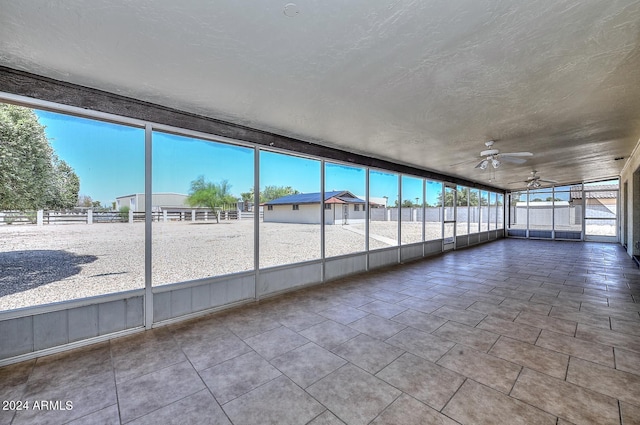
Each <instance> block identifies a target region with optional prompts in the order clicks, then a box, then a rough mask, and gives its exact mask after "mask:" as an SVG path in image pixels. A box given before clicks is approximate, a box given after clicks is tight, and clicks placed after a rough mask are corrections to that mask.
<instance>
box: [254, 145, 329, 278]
mask: <svg viewBox="0 0 640 425" xmlns="http://www.w3.org/2000/svg"><path fill="white" fill-rule="evenodd" d="M260 203H261V204H262V205H267V206H269V205H272V206H273V209H272V210H268V209H264V208H263V219H262V221H261V223H260V267H261V268H262V267H271V266H278V265H282V264H290V263H298V262H301V261H308V260H316V259H319V258H320V218H321V215H320V214H321V209H320V205H321V193H320V161H317V160H313V159H306V158H300V157H296V156H292V155H285V154H280V153H273V152H266V151H261V152H260ZM296 205H297V209H296V208H295V206H296Z"/></svg>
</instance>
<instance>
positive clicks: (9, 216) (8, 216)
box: [4, 212, 18, 224]
mask: <svg viewBox="0 0 640 425" xmlns="http://www.w3.org/2000/svg"><path fill="white" fill-rule="evenodd" d="M17 219H18V217H17V214H16V213H12V212H8V213H5V215H4V222H5V223H6V224H13V223H14V222H15V221H16V220H17Z"/></svg>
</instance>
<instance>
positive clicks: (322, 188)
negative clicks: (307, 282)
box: [320, 159, 338, 282]
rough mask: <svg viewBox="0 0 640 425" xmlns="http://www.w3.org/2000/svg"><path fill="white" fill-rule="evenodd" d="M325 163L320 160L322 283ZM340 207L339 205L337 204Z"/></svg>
mask: <svg viewBox="0 0 640 425" xmlns="http://www.w3.org/2000/svg"><path fill="white" fill-rule="evenodd" d="M324 167H325V162H324V159H322V160H320V259H321V260H322V267H321V268H320V282H324V276H325V267H326V264H325V238H324V236H325V235H324V230H325V224H324V217H325V212H324V197H325V195H324V190H325V187H324V186H325V185H324V183H325V181H324V178H325V169H324ZM335 205H338V204H335Z"/></svg>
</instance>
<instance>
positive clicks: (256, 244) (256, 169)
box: [253, 147, 260, 299]
mask: <svg viewBox="0 0 640 425" xmlns="http://www.w3.org/2000/svg"><path fill="white" fill-rule="evenodd" d="M253 152H254V153H253V269H254V278H255V289H254V294H255V297H256V299H258V298H259V296H258V281H259V277H260V149H259V148H258V147H255V148H254V150H253Z"/></svg>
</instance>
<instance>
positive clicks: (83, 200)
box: [78, 195, 93, 208]
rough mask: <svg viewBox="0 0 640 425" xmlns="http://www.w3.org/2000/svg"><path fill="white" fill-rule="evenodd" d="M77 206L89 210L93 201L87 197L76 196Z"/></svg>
mask: <svg viewBox="0 0 640 425" xmlns="http://www.w3.org/2000/svg"><path fill="white" fill-rule="evenodd" d="M78 206H79V207H85V208H90V207H91V206H93V199H91V196H89V195H78Z"/></svg>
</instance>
